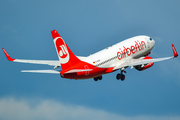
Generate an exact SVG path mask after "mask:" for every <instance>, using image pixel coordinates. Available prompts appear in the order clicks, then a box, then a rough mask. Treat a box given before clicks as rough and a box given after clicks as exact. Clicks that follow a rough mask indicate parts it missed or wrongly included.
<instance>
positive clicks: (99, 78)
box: [94, 76, 102, 81]
mask: <svg viewBox="0 0 180 120" xmlns="http://www.w3.org/2000/svg"><path fill="white" fill-rule="evenodd" d="M98 80H102V76H99V77H95V78H94V81H98Z"/></svg>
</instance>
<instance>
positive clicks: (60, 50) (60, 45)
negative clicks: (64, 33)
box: [51, 30, 80, 69]
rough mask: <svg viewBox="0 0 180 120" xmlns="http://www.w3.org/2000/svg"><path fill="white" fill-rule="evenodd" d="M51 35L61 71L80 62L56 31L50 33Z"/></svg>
mask: <svg viewBox="0 0 180 120" xmlns="http://www.w3.org/2000/svg"><path fill="white" fill-rule="evenodd" d="M51 34H52V37H53V40H54V45H55V47H56V51H57V55H58V57H59V60H60V63H61V67H62V69H66V68H69V67H71V66H72V65H74V64H77V63H78V62H80V60H79V59H78V58H77V57H76V56H75V55H74V53H73V52H72V51H71V50H70V48H69V47H68V46H67V44H66V43H65V42H64V40H63V39H62V37H61V36H60V35H59V34H58V32H57V31H56V30H53V31H51Z"/></svg>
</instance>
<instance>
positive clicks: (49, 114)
mask: <svg viewBox="0 0 180 120" xmlns="http://www.w3.org/2000/svg"><path fill="white" fill-rule="evenodd" d="M0 119H1V120H41V119H42V120H72V119H73V120H120V119H123V120H132V119H133V120H152V119H153V120H179V119H180V116H143V115H142V116H131V117H126V116H121V115H118V114H113V113H109V112H106V111H103V110H98V109H92V108H87V107H84V106H76V105H66V104H63V103H61V102H57V101H55V100H48V99H47V100H39V99H36V98H34V99H27V98H18V99H17V98H14V97H4V98H1V99H0Z"/></svg>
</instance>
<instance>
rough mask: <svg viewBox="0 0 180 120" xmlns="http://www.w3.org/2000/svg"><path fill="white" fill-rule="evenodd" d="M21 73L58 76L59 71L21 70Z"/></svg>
mask: <svg viewBox="0 0 180 120" xmlns="http://www.w3.org/2000/svg"><path fill="white" fill-rule="evenodd" d="M21 72H32V73H52V74H60V70H22V71H21Z"/></svg>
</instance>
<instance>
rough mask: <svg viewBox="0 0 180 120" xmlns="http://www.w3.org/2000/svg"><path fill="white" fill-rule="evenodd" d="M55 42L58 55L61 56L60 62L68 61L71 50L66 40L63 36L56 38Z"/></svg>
mask: <svg viewBox="0 0 180 120" xmlns="http://www.w3.org/2000/svg"><path fill="white" fill-rule="evenodd" d="M54 42H55V45H56V48H57V52H58V56H59V57H60V62H61V63H62V64H65V63H67V62H68V61H69V52H68V49H67V47H66V44H65V42H64V41H63V39H62V38H61V37H57V38H55V39H54Z"/></svg>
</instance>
